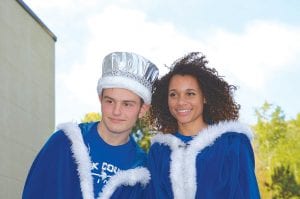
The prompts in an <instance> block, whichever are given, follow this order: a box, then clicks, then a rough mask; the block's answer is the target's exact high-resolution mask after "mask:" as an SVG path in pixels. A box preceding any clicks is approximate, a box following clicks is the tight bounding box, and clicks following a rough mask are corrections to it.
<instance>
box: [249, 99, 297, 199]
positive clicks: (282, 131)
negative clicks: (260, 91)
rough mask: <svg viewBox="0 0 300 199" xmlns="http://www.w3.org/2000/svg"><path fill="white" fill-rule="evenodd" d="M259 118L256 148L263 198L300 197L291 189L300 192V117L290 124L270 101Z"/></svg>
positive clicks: (279, 109) (261, 109) (257, 113)
mask: <svg viewBox="0 0 300 199" xmlns="http://www.w3.org/2000/svg"><path fill="white" fill-rule="evenodd" d="M256 115H257V124H256V125H255V126H254V129H255V132H256V139H255V143H254V146H255V151H256V165H257V174H258V175H257V176H258V181H259V186H260V191H261V194H262V198H293V197H296V198H300V196H299V195H298V192H295V191H293V189H292V188H291V187H297V188H298V189H300V187H299V184H298V183H297V181H299V180H300V179H299V169H300V148H299V142H300V115H298V116H297V118H296V119H295V120H289V121H286V120H285V115H284V112H283V110H282V109H281V108H280V107H279V106H274V105H272V104H269V103H267V102H266V103H264V104H263V106H262V107H260V108H259V109H258V110H256ZM280 175H282V176H280ZM293 176H294V177H293ZM293 179H294V180H293ZM290 188H291V189H290ZM287 193H291V194H292V196H290V195H288V194H287ZM283 196H284V197H283Z"/></svg>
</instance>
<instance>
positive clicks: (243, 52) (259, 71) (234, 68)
mask: <svg viewBox="0 0 300 199" xmlns="http://www.w3.org/2000/svg"><path fill="white" fill-rule="evenodd" d="M206 44H207V45H208V49H209V54H210V55H211V56H210V58H211V60H213V63H214V64H215V65H216V66H217V67H218V66H224V67H226V69H223V70H226V73H227V74H232V76H234V77H235V78H236V79H237V80H238V81H239V82H242V83H244V84H246V85H247V86H249V87H251V88H253V89H263V88H264V86H265V83H266V81H268V80H269V78H270V77H271V76H272V74H273V73H274V72H278V71H280V70H283V69H286V68H287V67H290V66H292V65H293V64H295V62H296V61H297V57H299V55H300V28H294V27H289V26H285V25H283V24H279V23H275V22H267V21H255V22H252V23H249V24H248V25H247V26H246V28H245V31H244V32H241V33H233V32H229V31H227V30H217V31H216V32H215V34H214V35H212V36H211V37H210V38H209V39H207V40H206Z"/></svg>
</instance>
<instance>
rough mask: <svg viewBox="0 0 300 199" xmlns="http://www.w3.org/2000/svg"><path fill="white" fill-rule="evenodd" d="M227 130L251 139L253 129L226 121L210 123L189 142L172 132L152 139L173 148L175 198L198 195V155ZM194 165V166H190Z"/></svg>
mask: <svg viewBox="0 0 300 199" xmlns="http://www.w3.org/2000/svg"><path fill="white" fill-rule="evenodd" d="M227 132H236V133H243V134H245V135H246V136H247V137H248V138H249V139H250V140H251V139H252V137H253V134H252V131H251V130H250V128H249V127H248V126H247V125H243V124H241V123H239V122H237V121H224V122H220V123H218V124H215V125H210V126H208V127H207V128H206V129H204V130H202V131H200V132H199V133H198V134H197V135H196V136H195V137H194V138H193V139H192V140H191V141H189V142H188V143H187V144H185V143H184V142H182V141H181V140H180V139H179V138H177V137H175V136H173V135H170V134H165V135H163V134H158V135H156V136H154V137H153V139H152V140H151V142H152V144H154V143H159V144H163V145H166V146H169V147H170V149H171V151H172V152H171V155H170V156H171V157H170V158H171V162H170V179H171V183H172V190H173V193H174V198H175V199H181V198H187V199H193V198H195V196H196V191H197V185H196V157H197V154H199V153H201V151H202V150H203V149H204V148H205V147H207V146H210V145H212V144H213V143H214V142H215V140H216V139H217V138H218V137H220V136H221V135H223V134H224V133H227ZM190 165H194V166H192V167H191V166H190Z"/></svg>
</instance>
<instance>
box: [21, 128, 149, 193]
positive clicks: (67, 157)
mask: <svg viewBox="0 0 300 199" xmlns="http://www.w3.org/2000/svg"><path fill="white" fill-rule="evenodd" d="M95 125H96V124H95V123H84V124H81V125H80V128H81V131H82V135H83V139H84V142H86V139H87V137H89V135H90V134H91V129H93V128H92V127H93V126H95ZM70 146H71V141H70V140H69V138H68V137H67V136H66V135H65V133H64V132H63V131H61V130H59V131H57V132H55V133H54V134H53V135H52V136H51V137H50V138H49V140H48V141H47V142H46V144H45V145H44V146H43V148H42V149H41V151H40V152H39V154H38V155H37V157H36V158H35V160H34V162H33V164H32V166H31V169H30V171H29V174H28V176H27V179H26V183H25V185H24V190H23V195H22V198H23V199H36V198H39V199H81V198H83V196H82V193H81V188H80V179H79V176H78V171H77V169H78V165H77V164H76V162H75V161H74V158H73V156H72V151H71V148H70ZM131 153H132V154H131V155H133V156H134V155H135V156H136V159H135V161H134V162H133V164H132V167H133V168H134V167H137V166H143V165H144V164H145V159H146V154H145V153H144V152H142V150H141V149H140V148H139V147H138V146H137V145H136V144H135V146H134V150H131ZM105 155H106V156H109V154H105ZM114 158H117V157H114ZM139 186H140V185H136V186H134V187H129V186H120V187H118V188H117V189H116V191H115V192H114V194H113V195H112V197H111V198H140V194H141V187H139ZM94 196H95V198H97V197H98V193H94ZM121 196H122V197H121Z"/></svg>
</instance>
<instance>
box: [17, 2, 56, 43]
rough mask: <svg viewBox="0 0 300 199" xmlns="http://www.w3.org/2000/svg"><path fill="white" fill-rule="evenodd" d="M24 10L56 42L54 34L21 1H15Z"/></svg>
mask: <svg viewBox="0 0 300 199" xmlns="http://www.w3.org/2000/svg"><path fill="white" fill-rule="evenodd" d="M16 1H17V2H18V3H19V4H20V5H21V6H22V7H23V8H24V9H25V10H26V12H27V13H28V14H29V15H31V16H32V17H33V19H34V20H35V21H36V22H37V23H38V24H40V25H41V26H42V28H43V29H44V30H45V31H46V32H47V33H48V34H49V35H50V36H51V37H52V39H53V40H54V41H55V42H56V41H57V37H56V36H55V34H54V33H53V32H52V31H51V30H50V29H49V28H48V27H47V26H46V25H45V24H44V23H43V22H42V20H41V19H40V18H39V17H38V16H37V15H36V14H35V13H34V12H33V11H32V10H31V9H30V8H29V7H28V6H27V5H26V3H25V2H24V1H23V0H16Z"/></svg>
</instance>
